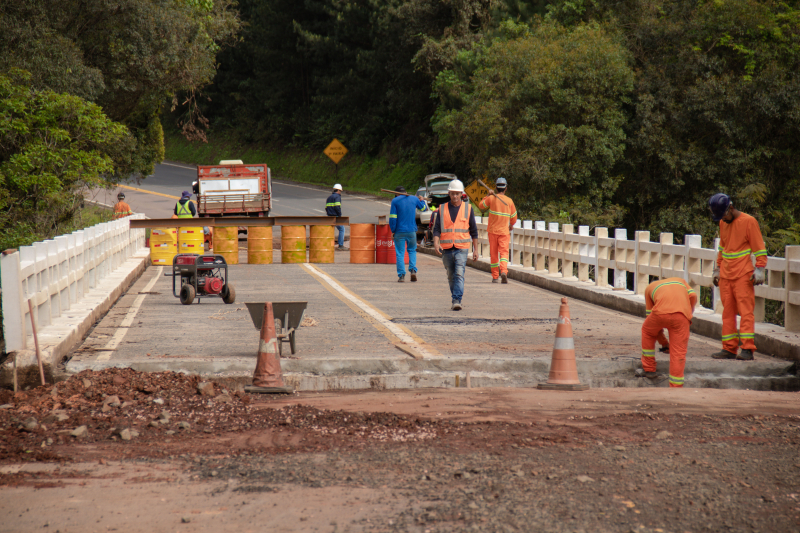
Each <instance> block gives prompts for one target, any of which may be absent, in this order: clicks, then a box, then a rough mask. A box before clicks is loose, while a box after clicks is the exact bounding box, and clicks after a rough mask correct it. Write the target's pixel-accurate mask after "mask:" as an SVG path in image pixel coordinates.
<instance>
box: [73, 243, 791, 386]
mask: <svg viewBox="0 0 800 533" xmlns="http://www.w3.org/2000/svg"><path fill="white" fill-rule="evenodd" d="M240 254H241V257H242V261H244V260H245V256H246V251H241V252H240ZM275 254H276V256H275V260H276V261H277V262H278V263H276V264H273V265H248V264H240V265H233V266H231V267H229V268H230V277H231V280H232V282H233V283H234V285H235V287H236V296H237V299H236V303H235V304H233V305H225V304H224V303H223V302H222V300H221V299H218V298H213V299H212V298H209V299H203V300H202V302H201V303H199V304H198V303H195V304H193V305H191V306H183V305H181V304H180V302H179V301H178V299H177V298H175V297H173V295H172V279H171V278H169V277H165V276H164V275H163V274H164V273H165V272H168V271H169V269H160V268H158V267H152V266H151V267H149V268H148V269H147V271H146V272H145V274H144V275H143V276H142V277H141V278H140V279H139V280H138V281H137V282H136V283H135V284H134V285H133V286H132V287H131V289H130V290H129V291H128V292H127V294H126V295H125V296H123V297H122V298H120V300H119V301H118V302H117V304H116V305H115V306H114V307H113V309H112V310H111V311H110V312H109V313H108V315H107V316H106V317H105V318H104V319H103V320H102V321H101V322H100V323H99V324H98V325H97V327H95V329H94V330H93V331H92V332H91V334H90V335H89V336H88V337H87V338H86V339H85V341H84V342H83V343H82V344H81V345H80V346H79V347H78V348H77V349H76V350H75V351H74V352H73V353H72V354H71V359H70V360H69V361H68V362H67V364H66V371H67V372H68V373H75V372H80V371H82V370H85V369H95V370H99V369H102V368H105V367H109V366H117V367H121V366H124V367H132V368H134V369H137V370H142V371H160V370H173V371H181V372H190V373H197V374H201V375H205V376H209V377H213V378H214V379H217V380H223V381H230V382H236V383H237V384H250V382H251V377H252V372H253V369H254V368H255V361H256V350H257V346H258V336H259V333H258V330H256V329H255V328H254V327H253V323H252V321H251V319H250V316H249V313H248V312H247V309H246V307H245V305H244V303H245V302H263V301H307V302H308V308H307V311H306V321H305V325H304V326H303V327H301V328H300V329H299V330H298V334H297V343H298V350H297V353H296V354H295V355H294V356H292V355H290V354H289V353H288V352H289V351H288V347H287V349H285V350H284V359H283V360H282V368H283V372H284V378H285V380H286V382H287V384H288V385H291V386H294V387H295V388H296V389H298V390H335V389H351V388H379V389H380V388H414V387H452V386H455V384H456V377H458V383H459V385H460V386H465V384H466V381H467V380H466V378H467V373H469V378H470V383H471V385H472V386H474V387H477V386H521V387H530V386H536V384H537V383H540V382H544V381H546V380H547V374H548V370H549V365H550V358H551V352H552V347H553V339H554V334H555V322H556V320H555V319H556V317H557V315H558V309H559V305H560V299H561V295H559V294H556V293H553V292H549V291H546V290H543V289H540V288H536V287H533V286H531V285H529V284H525V283H520V282H517V281H513V280H509V284H508V285H500V284H492V283H491V277H490V275H489V274H487V273H485V272H481V271H479V270H475V269H472V268H468V269H467V273H466V290H465V296H464V300H463V303H464V309H463V310H462V311H460V312H454V311H451V310H450V296H449V290H448V288H447V280H446V276H445V271H444V268H443V267H442V263H441V260H440V259H438V258H437V257H433V256H430V255H423V254H419V255H418V266H419V281H418V282H417V283H410V282H409V281H408V278H407V281H406V282H405V283H402V284H401V283H397V274H396V272H395V266H394V265H354V264H350V263H349V254H348V253H346V252H344V253H342V252H337V253H336V263H334V264H322V265H320V264H315V265H301V264H280V263H279V262H280V256H279V255H280V252H279V251H276V252H275ZM569 303H570V311H571V315H572V320H573V329H574V337H575V347H576V354H577V363H578V370H579V374H580V377H581V380H582V381H583V382H585V383H586V384H589V385H591V386H593V387H612V386H633V387H636V386H647V387H652V386H660V387H665V386H667V379H666V374H667V370H668V366H669V356H668V355H666V354H661V353H658V354H657V360H658V366H659V372H662V373H663V374H664V376H663V378H662V379H658V380H654V381H650V380H647V379H643V378H636V377H634V370H635V369H636V368H638V367H639V366H640V363H639V357H640V328H641V323H642V321H643V319H642V318H638V317H635V316H631V315H628V314H625V313H621V312H617V311H612V310H609V309H606V308H603V307H599V306H596V305H592V304H589V303H586V302H582V301H579V300H576V299H570V302H569ZM398 345H401V346H402V347H403V348H404V350H401V349H399V348H398V347H397V346H398ZM718 350H719V341H717V340H714V339H711V338H707V337H702V336H699V335H695V334H693V335H692V337H691V340H690V343H689V353H688V356H687V363H686V386H687V387H725V388H741V389H745V388H747V389H758V390H797V389H798V388H800V384H799V383H798V379H797V377H796V376H795V375H794V373H793V363H792V362H789V361H784V360H779V359H775V358H771V357H769V356H766V355H763V354H760V353H757V354H756V360H755V361H753V362H742V361H716V360H713V359H711V358H710V355H711V354H712V353H714V352H715V351H718Z"/></svg>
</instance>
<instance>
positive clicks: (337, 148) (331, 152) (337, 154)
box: [322, 139, 347, 165]
mask: <svg viewBox="0 0 800 533" xmlns="http://www.w3.org/2000/svg"><path fill="white" fill-rule="evenodd" d="M322 153H324V154H325V155H327V156H328V157H330V158H331V161H333V162H334V163H335V164H337V165H338V164H339V161H341V159H342V158H343V157H344V155H345V154H346V153H347V148H345V147H344V145H343V144H342V143H340V142H339V140H338V139H334V140H333V142H331V143H330V144H329V145H328V147H327V148H325V150H323V151H322Z"/></svg>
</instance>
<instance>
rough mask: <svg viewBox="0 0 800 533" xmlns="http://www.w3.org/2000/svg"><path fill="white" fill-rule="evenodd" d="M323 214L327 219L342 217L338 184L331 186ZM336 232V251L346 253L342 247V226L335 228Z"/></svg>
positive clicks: (340, 189) (340, 191)
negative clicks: (331, 191)
mask: <svg viewBox="0 0 800 533" xmlns="http://www.w3.org/2000/svg"><path fill="white" fill-rule="evenodd" d="M325 214H326V215H328V216H329V217H340V216H342V186H341V185H339V184H338V183H337V184H336V185H334V186H333V193H332V194H331V195H330V196H328V199H327V200H326V201H325ZM336 231H338V232H339V235H338V241H339V247H338V248H337V250H341V251H346V250H347V248H345V247H344V226H336Z"/></svg>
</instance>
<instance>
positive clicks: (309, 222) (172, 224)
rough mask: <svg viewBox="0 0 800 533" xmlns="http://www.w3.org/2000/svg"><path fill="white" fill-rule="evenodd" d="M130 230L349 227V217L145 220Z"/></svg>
mask: <svg viewBox="0 0 800 533" xmlns="http://www.w3.org/2000/svg"><path fill="white" fill-rule="evenodd" d="M130 222H131V228H133V229H137V228H180V227H186V226H209V227H212V228H217V227H230V226H317V225H319V226H349V225H350V217H327V216H307V217H201V218H146V219H140V220H131V221H130Z"/></svg>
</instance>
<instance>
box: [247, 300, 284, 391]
mask: <svg viewBox="0 0 800 533" xmlns="http://www.w3.org/2000/svg"><path fill="white" fill-rule="evenodd" d="M244 390H245V392H260V393H290V392H294V389H292V388H291V387H287V386H286V385H285V384H284V383H283V374H282V373H281V356H280V352H279V351H278V338H277V336H276V335H275V316H274V314H273V311H272V302H267V303H265V304H264V318H263V321H262V323H261V342H260V344H259V346H258V359H257V361H256V371H255V372H254V373H253V386H252V387H245V389H244Z"/></svg>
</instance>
